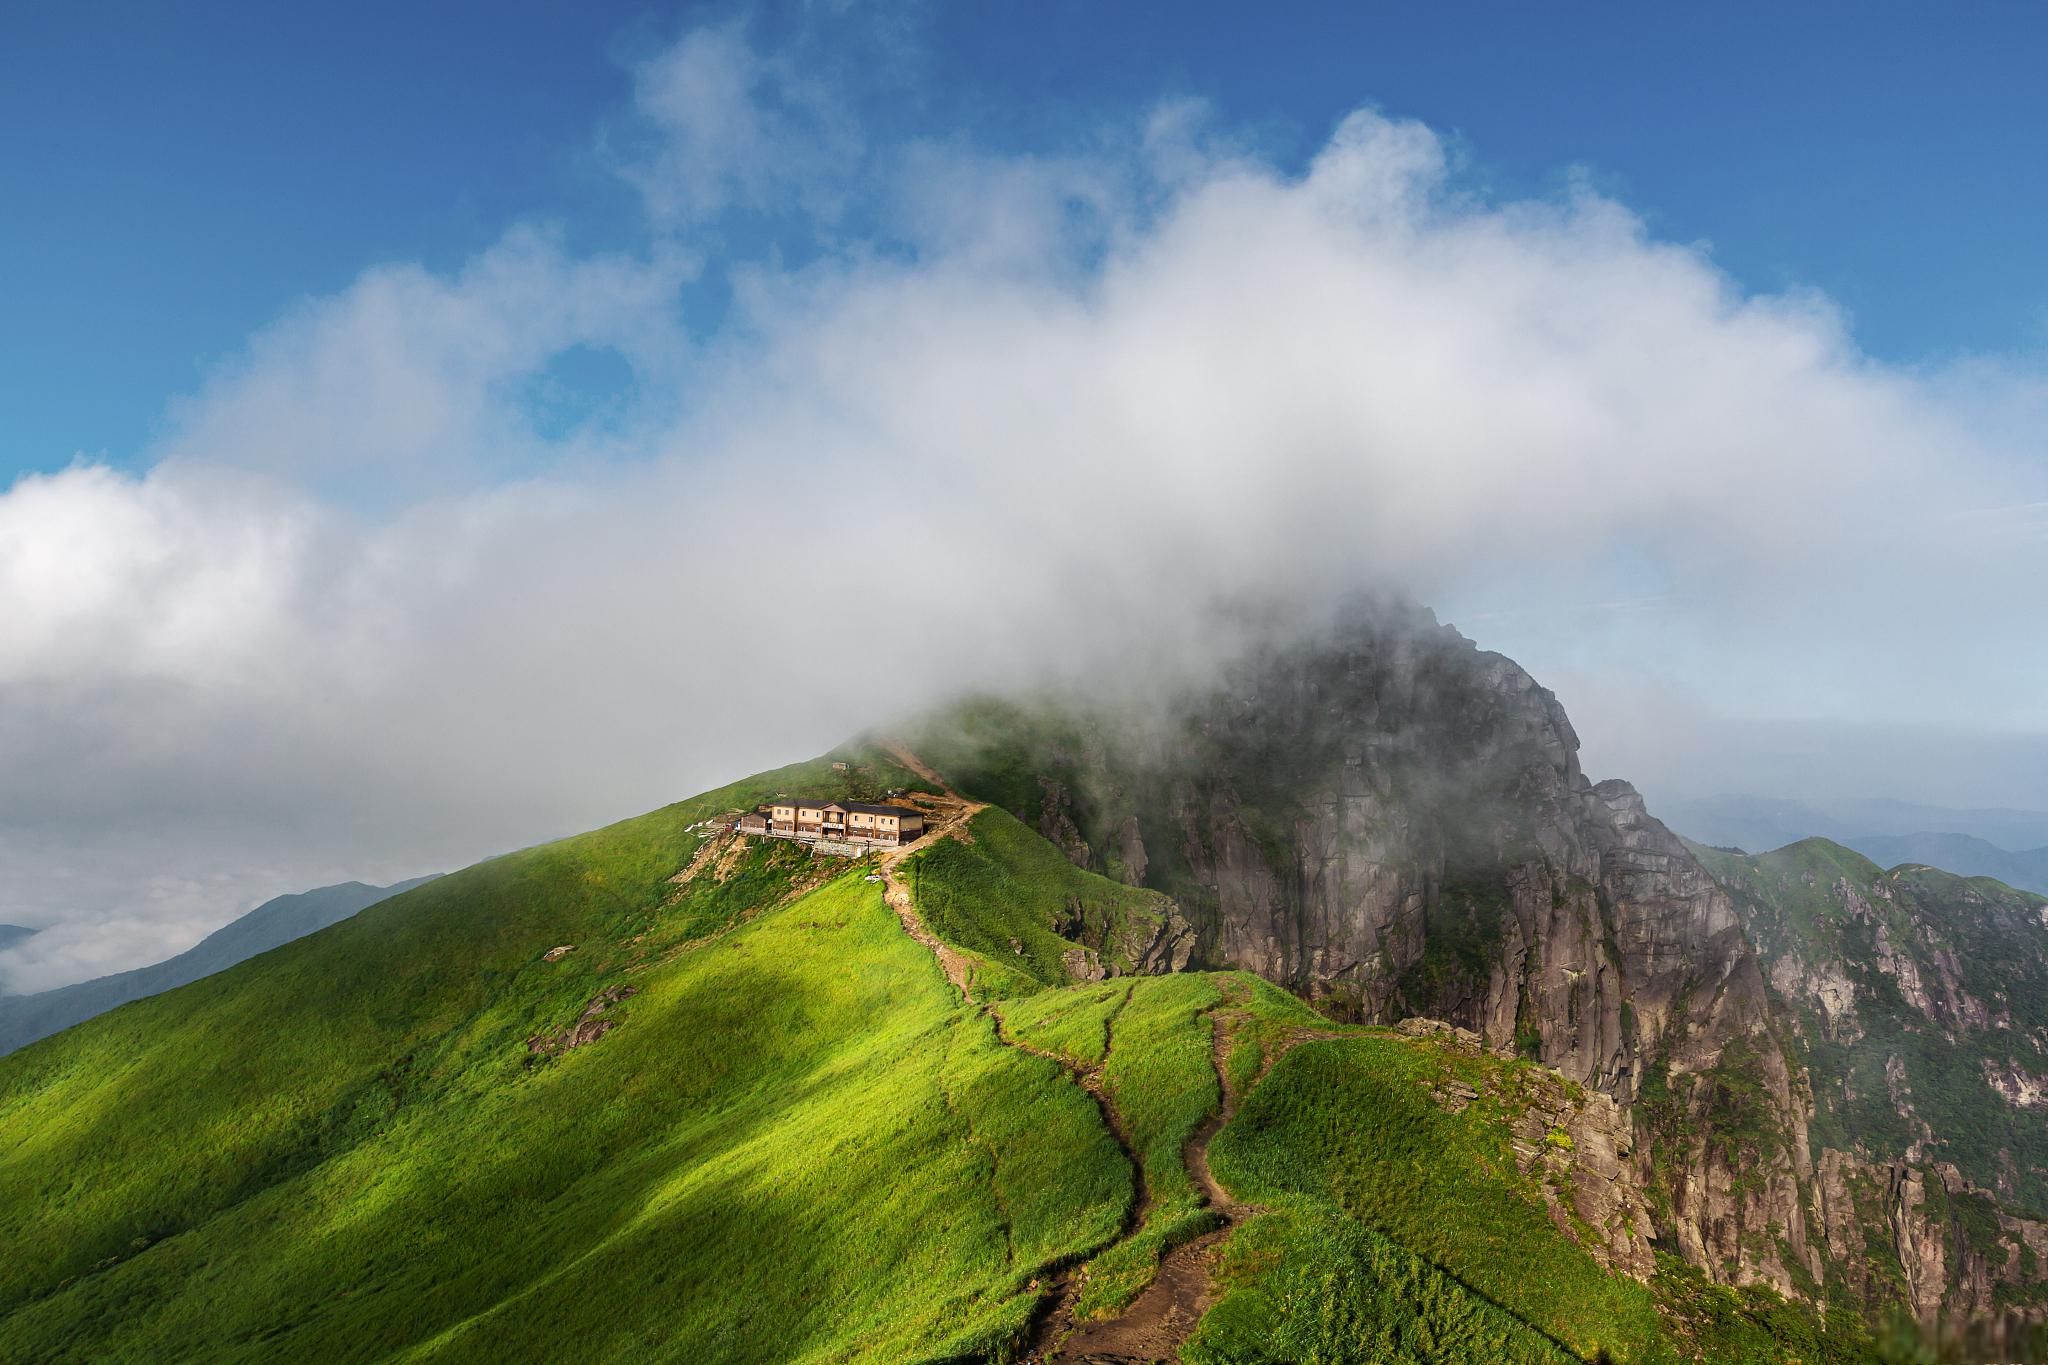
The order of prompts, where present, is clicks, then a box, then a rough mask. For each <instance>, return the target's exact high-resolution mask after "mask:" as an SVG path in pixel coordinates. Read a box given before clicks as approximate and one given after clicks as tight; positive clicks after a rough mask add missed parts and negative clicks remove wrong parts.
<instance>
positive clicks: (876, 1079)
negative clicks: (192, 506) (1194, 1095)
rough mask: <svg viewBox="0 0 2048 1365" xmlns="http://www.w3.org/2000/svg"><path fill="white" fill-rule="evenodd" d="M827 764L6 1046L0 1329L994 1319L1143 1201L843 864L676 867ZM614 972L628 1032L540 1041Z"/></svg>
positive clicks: (106, 1355)
mask: <svg viewBox="0 0 2048 1365" xmlns="http://www.w3.org/2000/svg"><path fill="white" fill-rule="evenodd" d="M846 780H852V779H844V778H839V777H836V776H834V775H832V774H831V772H830V770H829V768H827V767H825V766H824V765H816V766H807V767H804V768H799V769H793V770H785V771H783V772H780V773H774V774H767V775H764V777H762V778H760V779H755V780H753V781H751V782H749V783H747V784H742V785H741V786H740V787H736V788H729V789H727V790H725V791H723V792H717V793H712V794H710V795H708V796H706V797H703V798H700V799H698V800H696V801H692V802H687V803H684V804H683V805H680V806H676V807H671V808H669V809H667V810H664V811H661V812H657V813H655V814H653V815H650V816H647V817H643V818H641V819H639V820H633V821H628V822H625V823H624V824H621V825H616V826H613V827H611V828H609V829H606V830H601V831H598V832H596V833H594V834H590V835H586V836H582V837H580V838H577V839H571V840H565V841H563V842H561V843H558V844H553V845H548V846H546V847H543V848H539V849H533V850H529V851H527V852H524V853H520V854H514V855H511V856H510V857H507V858H501V859H497V860H495V861H493V862H490V863H486V864H483V865H481V866H479V867H477V868H474V869H471V870H469V871H467V872H464V873H458V874H456V875H454V876H451V877H448V878H446V879H444V880H442V881H440V882H436V883H433V884H432V885H430V886H428V887H425V888H422V889H421V890H420V891H418V892H415V893H412V894H410V895H407V896H405V897H401V898H399V899H398V900H397V901H393V902H388V903H386V904H385V905H383V906H379V907H376V908H374V909H373V910H371V911H369V912H366V913H365V914H364V915H362V916H359V917H358V918H356V919H354V920H351V921H348V922H346V923H344V924H342V925H339V926H336V927H335V928H333V929H330V930H327V931H324V932H323V933H321V934H318V935H315V936H313V937H312V938H309V939H305V940H301V941H300V942H298V943H295V944H292V945H290V946H288V947H286V948H284V949H281V950H278V951H277V952H273V953H270V954H266V955H264V956H262V957H259V958H255V959H251V960H250V961H249V962H247V963H244V964H242V965H241V966H239V967H237V968H236V969H234V970H232V971H230V972H227V973H223V974H222V975H220V976H218V977H214V978H210V979H208V980H207V981H204V982H200V983H198V984H196V985H194V986H191V987H188V988H185V989H184V990H181V991H177V992H173V993H171V994H169V995H166V996H163V997H158V998H156V999H152V1000H149V1001H145V1002H141V1003H139V1004H137V1005H133V1006H129V1007H126V1008H124V1009H121V1010H118V1011H115V1012H114V1013H112V1014H110V1015H107V1016H104V1017H102V1018H101V1019H98V1020H94V1021H92V1022H90V1023H88V1024H86V1025H83V1026H81V1027H79V1028H77V1029H73V1030H70V1031H68V1032H66V1033H64V1034H60V1035H58V1036H56V1037H54V1038H51V1039H48V1040H45V1041H44V1042H42V1043H40V1044H37V1045H35V1046H33V1047H31V1048H28V1049H26V1050H24V1051H23V1052H21V1053H18V1054H15V1055H14V1056H12V1057H9V1058H7V1059H5V1061H0V1189H4V1190H5V1191H6V1197H5V1198H4V1199H0V1245H5V1246H6V1247H7V1255H6V1256H4V1257H0V1357H4V1358H6V1359H10V1360H39V1361H40V1360H63V1359H94V1360H100V1359H136V1360H177V1359H204V1360H235V1359H283V1358H293V1359H303V1360H321V1361H328V1360H368V1359H406V1360H430V1359H431V1360H503V1359H508V1358H521V1359H570V1358H575V1359H595V1360H607V1359H610V1360H650V1359H672V1360H689V1361H703V1360H721V1361H749V1360H758V1361H784V1360H817V1361H824V1360H874V1361H900V1360H916V1359H923V1358H943V1357H951V1356H955V1355H960V1354H968V1355H976V1354H982V1353H984V1352H986V1351H988V1350H990V1349H993V1348H994V1347H996V1345H997V1344H998V1343H1001V1342H1004V1341H1008V1340H1011V1339H1014V1337H1015V1336H1016V1334H1017V1333H1018V1332H1019V1331H1020V1330H1021V1329H1022V1327H1023V1326H1024V1324H1025V1322H1026V1320H1027V1317H1028V1315H1029V1313H1030V1311H1031V1308H1032V1306H1033V1303H1034V1302H1035V1296H1034V1295H1033V1294H1032V1293H1031V1292H1030V1291H1029V1288H1028V1286H1029V1283H1030V1281H1031V1279H1032V1278H1033V1277H1034V1275H1036V1274H1038V1273H1039V1272H1040V1271H1041V1270H1042V1269H1043V1268H1044V1267H1045V1266H1046V1265H1047V1264H1048V1263H1049V1262H1052V1261H1055V1260H1058V1259H1062V1258H1068V1257H1072V1256H1075V1255H1078V1254H1082V1253H1085V1252H1087V1251H1089V1250H1091V1249H1093V1248H1094V1247H1096V1246H1098V1245H1100V1244H1102V1243H1103V1242H1105V1241H1106V1240H1108V1239H1109V1238H1110V1237H1111V1236H1113V1235H1114V1233H1115V1230H1116V1228H1117V1226H1118V1224H1119V1222H1120V1219H1121V1217H1122V1214H1123V1211H1124V1209H1125V1208H1126V1207H1127V1204H1128V1201H1129V1199H1130V1198H1131V1171H1130V1167H1129V1165H1128V1163H1126V1162H1125V1161H1124V1160H1123V1159H1122V1157H1121V1155H1120V1153H1119V1152H1118V1151H1117V1149H1116V1147H1115V1145H1114V1142H1113V1141H1112V1139H1111V1138H1110V1136H1109V1135H1108V1134H1107V1132H1106V1131H1105V1130H1104V1129H1103V1128H1102V1126H1101V1123H1100V1120H1099V1118H1098V1116H1097V1114H1096V1112H1095V1109H1094V1106H1093V1104H1092V1103H1091V1102H1090V1101H1089V1100H1088V1098H1087V1097H1086V1096H1085V1095H1084V1094H1082V1092H1081V1091H1080V1090H1079V1089H1078V1088H1077V1087H1075V1086H1074V1085H1073V1084H1072V1083H1071V1081H1070V1080H1068V1079H1067V1078H1066V1077H1065V1076H1064V1075H1063V1074H1062V1073H1061V1071H1060V1068H1059V1067H1058V1066H1057V1065H1056V1064H1054V1063H1052V1062H1048V1061H1045V1060H1042V1059H1039V1058H1035V1057H1032V1056H1030V1055H1028V1054H1025V1053H1023V1052H1020V1051H1018V1050H1016V1049H1013V1048H1007V1047H1004V1046H1002V1045H1001V1044H999V1043H998V1042H997V1041H996V1039H995V1036H994V1032H993V1028H992V1026H991V1025H990V1024H989V1023H988V1021H986V1020H985V1019H982V1018H980V1017H978V1016H976V1015H975V1014H973V1013H971V1012H969V1011H967V1010H966V1009H964V1008H962V1007H961V1006H960V1005H959V1004H958V1003H957V1002H956V999H955V997H953V996H952V994H951V993H950V991H949V990H948V989H947V987H946V986H945V984H944V981H943V978H942V977H941V976H940V974H939V971H938V968H937V966H936V964H935V963H934V962H933V961H932V959H931V958H930V956H929V955H928V954H927V953H925V951H924V950H923V949H922V948H920V947H919V946H918V945H916V944H915V943H913V942H911V941H910V940H909V939H908V938H907V937H905V936H904V935H903V934H902V932H901V930H900V928H899V927H898V926H897V924H896V922H895V919H894V917H893V915H891V914H890V913H889V911H888V910H887V909H886V907H884V906H883V904H882V902H881V898H880V895H879V888H878V887H876V886H875V885H873V884H870V883H867V882H865V881H863V880H861V878H860V868H859V867H858V865H856V866H854V867H851V868H849V869H847V870H846V871H845V872H844V873H843V874H842V875H840V876H838V877H837V878H836V879H835V880H833V881H831V882H830V883H829V884H826V885H824V886H822V887H820V888H818V889H816V890H812V891H810V892H808V893H806V894H803V895H801V896H799V897H798V898H796V899H793V900H789V901H787V902H781V896H782V894H783V892H784V891H785V890H786V889H787V888H789V887H790V886H791V885H793V884H794V882H795V879H796V878H798V877H799V876H806V875H809V873H810V864H809V863H808V860H804V859H802V858H801V855H797V854H795V853H794V852H793V851H792V850H789V849H788V848H786V847H785V846H780V845H776V846H771V847H768V848H760V849H755V850H753V851H752V852H751V853H749V854H748V855H747V856H746V857H745V858H743V859H740V860H739V861H738V862H737V863H736V864H735V865H733V866H731V867H729V868H728V869H727V875H726V878H725V880H724V881H722V882H721V881H717V880H715V879H714V878H712V877H710V876H706V875H699V876H697V877H695V878H693V879H692V880H690V881H689V882H687V883H686V884H684V885H681V886H678V885H677V884H676V883H674V882H673V881H672V880H671V879H672V878H673V877H675V876H676V874H677V873H678V871H679V870H680V869H682V868H683V867H685V866H686V865H687V864H688V863H689V862H690V860H691V858H692V855H693V854H694V853H695V851H696V849H697V846H698V844H699V842H700V837H699V836H698V835H696V834H693V833H691V832H690V831H689V826H691V825H692V824H693V823H694V822H696V821H697V820H699V819H701V818H702V817H703V816H705V815H708V814H711V813H714V812H717V811H720V810H725V809H730V808H732V807H735V806H739V805H743V804H746V803H748V802H750V801H752V800H755V799H758V798H759V797H760V796H763V795H767V794H770V793H772V792H775V791H783V790H787V791H819V792H832V791H835V790H836V788H835V785H834V784H835V783H836V782H840V781H846ZM866 780H868V781H870V782H873V783H877V784H881V783H886V784H887V785H897V784H898V783H899V782H900V781H902V775H900V774H896V773H890V772H882V771H879V770H877V769H875V768H873V767H871V768H870V769H869V770H868V772H867V775H866ZM835 870H836V866H835ZM779 902H781V903H779ZM728 926H729V927H728ZM721 928H725V930H726V931H725V932H722V933H719V932H717V931H718V930H719V929H721ZM568 944H574V945H575V947H576V951H574V952H572V953H569V954H567V955H566V956H564V957H563V958H561V959H560V960H559V961H557V962H554V963H547V962H544V961H543V960H542V958H543V955H544V954H545V953H546V952H547V950H548V949H550V948H552V947H555V946H561V945H568ZM616 985H629V986H631V987H633V988H634V989H635V991H636V993H635V994H632V995H630V996H628V997H626V998H625V999H623V1000H622V1001H621V1002H620V1003H618V1004H615V1005H613V1006H611V1008H610V1011H609V1012H608V1014H607V1017H613V1018H617V1019H619V1020H620V1022H619V1023H618V1025H617V1026H616V1027H615V1028H614V1029H613V1030H612V1031H611V1032H609V1033H608V1034H606V1035H605V1036H604V1037H602V1038H601V1039H599V1040H598V1041H596V1042H594V1043H591V1044H589V1045H587V1046H584V1047H581V1048H577V1049H575V1050H572V1051H568V1052H566V1053H564V1054H562V1055H561V1056H559V1057H555V1058H551V1059H550V1058H537V1059H534V1060H532V1061H529V1056H530V1054H529V1052H528V1048H527V1039H528V1038H529V1037H532V1036H534V1035H545V1034H549V1033H552V1032H556V1031H559V1030H561V1029H563V1028H565V1027H566V1026H568V1025H569V1024H571V1023H573V1022H574V1021H575V1020H576V1019H577V1017H578V1016H579V1015H580V1013H581V1012H582V1009H583V1007H584V1005H585V1002H587V1001H588V1000H590V999H591V998H592V997H594V996H595V995H596V994H597V993H598V992H599V991H600V990H601V989H605V988H608V987H611V986H616Z"/></svg>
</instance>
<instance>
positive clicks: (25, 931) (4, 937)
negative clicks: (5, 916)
mask: <svg viewBox="0 0 2048 1365" xmlns="http://www.w3.org/2000/svg"><path fill="white" fill-rule="evenodd" d="M35 932H36V931H35V930H33V929H30V928H28V927H26V926H24V925H20V924H0V953H4V952H6V951H7V950H8V949H9V948H12V947H13V946H14V945H15V944H17V943H19V942H21V941H22V940H23V939H25V938H33V937H35Z"/></svg>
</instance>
